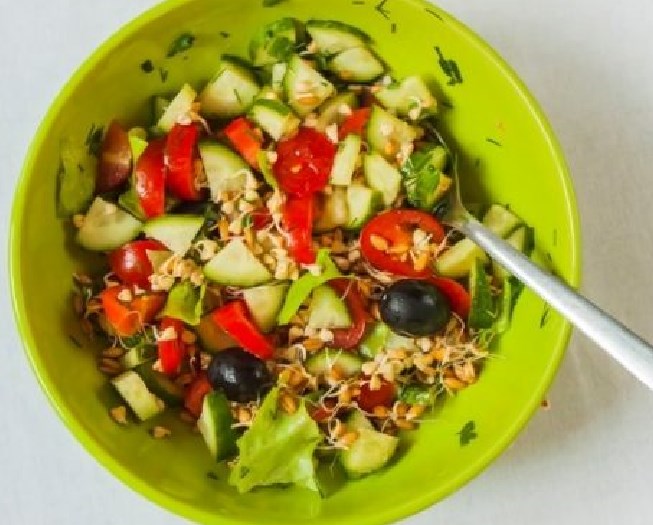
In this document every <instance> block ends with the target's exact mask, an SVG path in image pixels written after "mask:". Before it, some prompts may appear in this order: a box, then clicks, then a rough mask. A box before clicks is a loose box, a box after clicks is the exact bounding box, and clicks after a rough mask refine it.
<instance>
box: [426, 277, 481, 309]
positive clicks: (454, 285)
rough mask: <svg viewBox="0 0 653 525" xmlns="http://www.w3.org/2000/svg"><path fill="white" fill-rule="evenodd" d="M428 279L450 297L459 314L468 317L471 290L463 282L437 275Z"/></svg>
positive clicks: (453, 307) (451, 303)
mask: <svg viewBox="0 0 653 525" xmlns="http://www.w3.org/2000/svg"><path fill="white" fill-rule="evenodd" d="M426 280H427V281H429V282H430V283H432V284H434V285H435V287H436V288H437V289H438V290H440V291H441V292H442V294H443V295H444V296H445V297H446V298H447V299H449V304H450V305H451V310H452V311H453V312H455V313H456V314H458V315H459V316H460V317H461V318H463V319H467V316H468V315H469V309H470V308H471V304H472V300H471V297H470V295H469V292H468V291H467V290H466V289H465V287H464V286H463V285H462V284H460V283H459V282H457V281H454V280H452V279H447V278H446V277H439V276H437V275H431V276H429V277H428V278H427V279H426Z"/></svg>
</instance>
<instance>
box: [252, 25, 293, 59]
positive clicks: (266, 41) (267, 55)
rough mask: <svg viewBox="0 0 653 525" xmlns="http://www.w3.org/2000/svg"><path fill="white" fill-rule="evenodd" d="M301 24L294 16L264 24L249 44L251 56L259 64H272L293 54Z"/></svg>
mask: <svg viewBox="0 0 653 525" xmlns="http://www.w3.org/2000/svg"><path fill="white" fill-rule="evenodd" d="M300 27H301V26H300V25H299V22H298V21H297V20H295V19H294V18H290V17H286V18H281V19H280V20H276V21H274V22H272V23H270V24H267V25H265V26H263V27H262V28H261V29H260V30H259V32H258V33H257V34H256V36H254V38H253V39H252V41H251V42H250V45H249V57H250V59H251V60H252V63H253V64H254V65H255V66H257V67H259V66H270V65H272V64H275V63H276V62H280V61H283V60H286V59H287V58H288V57H289V56H290V55H292V54H293V52H294V49H295V44H296V43H297V40H298V34H297V33H298V29H299V28H300Z"/></svg>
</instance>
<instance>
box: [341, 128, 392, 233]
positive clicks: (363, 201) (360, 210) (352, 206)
mask: <svg viewBox="0 0 653 525" xmlns="http://www.w3.org/2000/svg"><path fill="white" fill-rule="evenodd" d="M350 136H351V135H350ZM347 207H348V209H349V221H348V222H347V224H346V225H345V228H346V229H348V230H359V229H361V228H362V227H363V226H365V224H366V223H367V221H369V220H370V219H371V218H372V217H374V215H376V213H377V212H378V211H380V210H381V209H383V193H381V192H380V191H377V190H373V189H371V188H368V187H367V186H363V185H361V184H352V185H351V186H349V187H348V188H347Z"/></svg>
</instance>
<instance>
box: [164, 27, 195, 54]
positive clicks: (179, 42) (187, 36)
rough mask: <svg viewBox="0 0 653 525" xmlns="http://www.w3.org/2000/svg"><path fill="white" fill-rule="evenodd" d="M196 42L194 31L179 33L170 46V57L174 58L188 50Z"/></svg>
mask: <svg viewBox="0 0 653 525" xmlns="http://www.w3.org/2000/svg"><path fill="white" fill-rule="evenodd" d="M194 43H195V35H193V34H192V33H183V34H181V35H179V36H178V37H177V38H176V39H175V41H174V42H172V44H170V47H169V48H168V58H172V57H173V56H175V55H178V54H179V53H183V52H184V51H188V50H189V49H190V48H191V47H193V44H194Z"/></svg>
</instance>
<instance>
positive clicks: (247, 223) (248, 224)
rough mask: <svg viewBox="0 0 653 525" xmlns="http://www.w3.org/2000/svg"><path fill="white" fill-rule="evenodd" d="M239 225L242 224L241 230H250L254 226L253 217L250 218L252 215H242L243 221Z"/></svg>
mask: <svg viewBox="0 0 653 525" xmlns="http://www.w3.org/2000/svg"><path fill="white" fill-rule="evenodd" d="M241 224H242V227H243V229H245V228H250V227H251V226H252V225H253V224H254V217H252V214H251V213H247V214H245V215H243V219H242V222H241Z"/></svg>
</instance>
